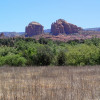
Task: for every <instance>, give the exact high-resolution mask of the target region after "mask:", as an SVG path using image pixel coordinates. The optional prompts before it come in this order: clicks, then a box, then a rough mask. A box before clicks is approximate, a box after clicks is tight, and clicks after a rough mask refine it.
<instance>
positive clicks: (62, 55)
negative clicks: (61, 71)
mask: <svg viewBox="0 0 100 100" xmlns="http://www.w3.org/2000/svg"><path fill="white" fill-rule="evenodd" d="M65 62H66V55H65V52H64V51H60V52H59V54H58V56H57V65H59V66H64V65H65Z"/></svg>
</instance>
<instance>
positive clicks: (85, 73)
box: [0, 66, 100, 100]
mask: <svg viewBox="0 0 100 100" xmlns="http://www.w3.org/2000/svg"><path fill="white" fill-rule="evenodd" d="M0 100H100V66H86V67H1V68H0Z"/></svg>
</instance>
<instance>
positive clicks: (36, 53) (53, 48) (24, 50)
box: [0, 37, 100, 66]
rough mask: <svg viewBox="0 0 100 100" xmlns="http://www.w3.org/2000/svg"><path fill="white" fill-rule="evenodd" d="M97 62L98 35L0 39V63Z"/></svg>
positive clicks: (98, 61)
mask: <svg viewBox="0 0 100 100" xmlns="http://www.w3.org/2000/svg"><path fill="white" fill-rule="evenodd" d="M4 65H8V66H85V65H100V39H99V38H95V37H94V38H92V39H87V40H70V41H68V42H61V41H53V40H50V39H46V38H40V39H39V40H35V39H33V38H21V37H20V38H7V39H0V66H4Z"/></svg>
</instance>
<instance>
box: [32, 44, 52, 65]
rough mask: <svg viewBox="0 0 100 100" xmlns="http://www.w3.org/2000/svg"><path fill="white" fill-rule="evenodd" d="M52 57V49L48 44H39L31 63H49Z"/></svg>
mask: <svg viewBox="0 0 100 100" xmlns="http://www.w3.org/2000/svg"><path fill="white" fill-rule="evenodd" d="M52 58H53V53H52V50H51V49H50V48H49V47H48V46H40V47H38V48H37V54H35V55H33V63H34V64H35V65H40V66H44V65H50V63H51V62H52Z"/></svg>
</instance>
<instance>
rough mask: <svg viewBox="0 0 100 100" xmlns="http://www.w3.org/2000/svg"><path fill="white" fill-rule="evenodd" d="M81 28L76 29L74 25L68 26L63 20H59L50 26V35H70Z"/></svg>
mask: <svg viewBox="0 0 100 100" xmlns="http://www.w3.org/2000/svg"><path fill="white" fill-rule="evenodd" d="M79 30H82V28H80V27H77V26H76V25H73V24H70V23H68V22H66V21H65V20H63V19H59V20H57V21H56V22H54V23H52V25H51V33H52V35H59V34H60V33H61V34H62V33H65V34H71V33H78V31H79Z"/></svg>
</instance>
